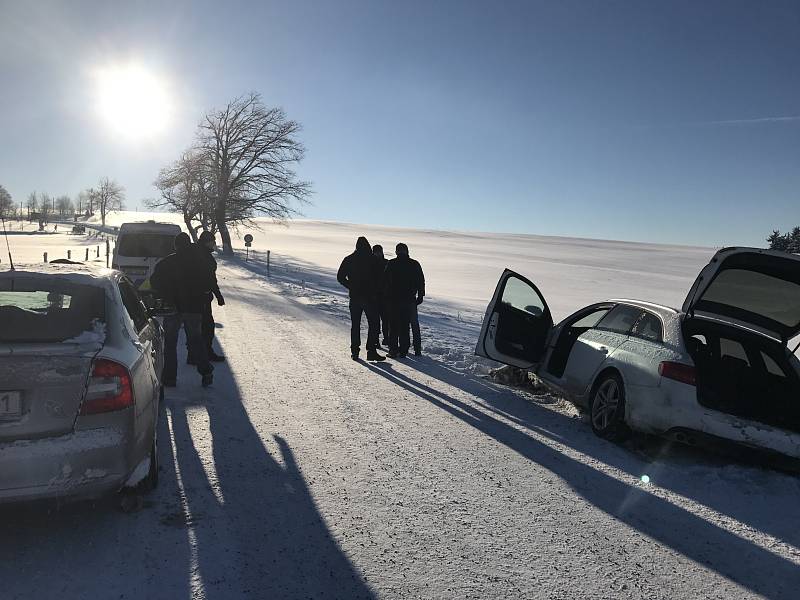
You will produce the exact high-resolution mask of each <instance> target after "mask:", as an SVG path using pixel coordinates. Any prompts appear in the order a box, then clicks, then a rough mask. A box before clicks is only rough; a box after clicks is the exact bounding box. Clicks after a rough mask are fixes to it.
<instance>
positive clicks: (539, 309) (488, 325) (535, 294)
mask: <svg viewBox="0 0 800 600" xmlns="http://www.w3.org/2000/svg"><path fill="white" fill-rule="evenodd" d="M552 329H553V317H552V316H551V315H550V308H549V307H548V306H547V303H546V302H545V301H544V296H542V294H541V292H539V289H538V288H537V287H536V286H535V285H533V283H531V282H530V281H529V280H527V279H526V278H525V277H523V276H522V275H519V274H517V273H515V272H514V271H510V270H509V269H506V270H505V271H503V275H502V276H501V277H500V281H499V282H498V283H497V289H495V291H494V297H493V298H492V301H491V303H490V304H489V307H488V308H487V309H486V315H485V316H484V317H483V326H482V327H481V335H480V337H479V338H478V345H477V346H476V347H475V354H477V355H478V356H483V357H485V358H490V359H492V360H496V361H497V362H501V363H505V364H507V365H512V366H514V367H519V368H521V369H531V368H536V367H538V365H539V364H540V362H541V361H542V359H543V358H544V354H545V350H546V349H547V339H548V337H549V335H550V331H551V330H552Z"/></svg>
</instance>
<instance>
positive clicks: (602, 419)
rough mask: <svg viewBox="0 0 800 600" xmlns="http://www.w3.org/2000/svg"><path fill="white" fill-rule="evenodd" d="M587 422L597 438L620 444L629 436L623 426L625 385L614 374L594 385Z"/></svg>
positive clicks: (625, 426)
mask: <svg viewBox="0 0 800 600" xmlns="http://www.w3.org/2000/svg"><path fill="white" fill-rule="evenodd" d="M589 420H590V421H591V423H592V431H594V432H595V434H597V436H599V437H601V438H603V439H605V440H609V441H612V442H620V441H622V440H624V439H625V438H626V437H628V435H630V429H628V426H627V425H625V385H624V384H623V383H622V378H621V377H620V376H619V375H616V374H614V373H609V374H607V375H604V376H603V377H602V378H601V379H600V380H599V381H598V382H597V385H595V388H594V393H593V394H592V401H591V404H590V406H589Z"/></svg>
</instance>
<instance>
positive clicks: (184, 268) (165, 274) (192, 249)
mask: <svg viewBox="0 0 800 600" xmlns="http://www.w3.org/2000/svg"><path fill="white" fill-rule="evenodd" d="M200 252H201V250H200V249H199V248H198V247H197V246H196V245H193V244H192V240H191V239H189V235H188V234H186V233H183V232H181V233H179V234H178V235H177V236H175V252H174V253H173V254H170V255H169V256H167V257H165V258H163V259H161V260H160V261H159V263H158V264H157V265H156V268H155V270H154V271H153V275H152V276H151V277H150V284H151V285H152V286H153V288H154V289H155V290H156V292H157V293H158V294H159V295H161V296H162V297H163V298H164V299H166V300H167V301H169V302H171V303H172V304H173V306H174V307H175V312H174V313H172V314H170V315H167V316H166V317H165V318H164V372H163V374H162V378H161V379H162V382H163V384H164V385H165V386H167V387H175V384H176V381H177V376H178V333H179V332H180V329H181V326H183V328H184V330H185V331H186V339H187V340H188V344H189V350H190V353H191V355H192V357H193V358H194V361H195V363H196V365H197V371H198V373H200V376H201V377H202V385H203V387H207V386H209V385H211V383H212V382H213V380H214V376H213V371H214V367H213V366H212V365H211V363H210V362H209V361H208V352H207V351H206V346H205V344H204V343H203V339H202V336H201V333H200V329H201V323H202V320H203V306H204V304H205V303H206V301H207V297H208V293H209V292H210V291H211V289H212V288H213V287H214V281H215V278H214V272H213V270H212V269H211V265H210V263H209V261H208V259H207V257H205V256H203V255H202V254H200Z"/></svg>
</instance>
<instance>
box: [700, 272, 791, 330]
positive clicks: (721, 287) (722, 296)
mask: <svg viewBox="0 0 800 600" xmlns="http://www.w3.org/2000/svg"><path fill="white" fill-rule="evenodd" d="M702 301H703V303H706V304H707V303H713V304H716V305H723V306H729V307H731V308H733V309H734V310H738V311H745V312H746V313H750V314H756V315H761V316H763V317H766V318H768V319H770V320H772V321H776V322H778V323H780V324H781V325H784V326H786V327H794V326H795V325H797V323H800V285H798V284H797V283H795V282H794V281H787V280H786V279H782V278H778V277H773V276H771V275H767V274H765V273H759V272H757V271H749V270H745V269H726V270H724V271H722V272H720V273H719V275H717V277H716V279H714V281H713V282H712V283H711V285H710V286H709V287H708V289H707V290H706V292H705V293H704V294H703V298H702ZM698 308H701V309H702V308H704V307H703V306H702V305H698ZM727 312H730V311H727ZM742 317H743V318H746V315H742Z"/></svg>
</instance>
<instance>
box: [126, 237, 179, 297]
mask: <svg viewBox="0 0 800 600" xmlns="http://www.w3.org/2000/svg"><path fill="white" fill-rule="evenodd" d="M180 232H181V228H180V226H179V225H176V224H175V223H156V222H155V221H146V222H142V223H123V224H122V225H121V226H120V228H119V233H118V234H117V243H116V245H115V246H114V254H113V257H112V260H111V267H112V268H113V269H118V270H120V271H122V272H123V273H125V274H126V275H127V276H128V278H129V279H130V280H131V281H132V282H133V283H134V285H135V286H136V288H137V289H138V290H139V294H140V295H141V296H142V299H143V300H144V301H145V304H147V305H148V306H152V305H153V302H152V292H151V291H150V284H149V281H150V275H152V274H153V269H154V268H155V266H156V263H158V261H159V260H161V259H162V258H164V257H165V256H167V255H168V254H172V252H174V251H175V236H176V235H178V234H179V233H180Z"/></svg>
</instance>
